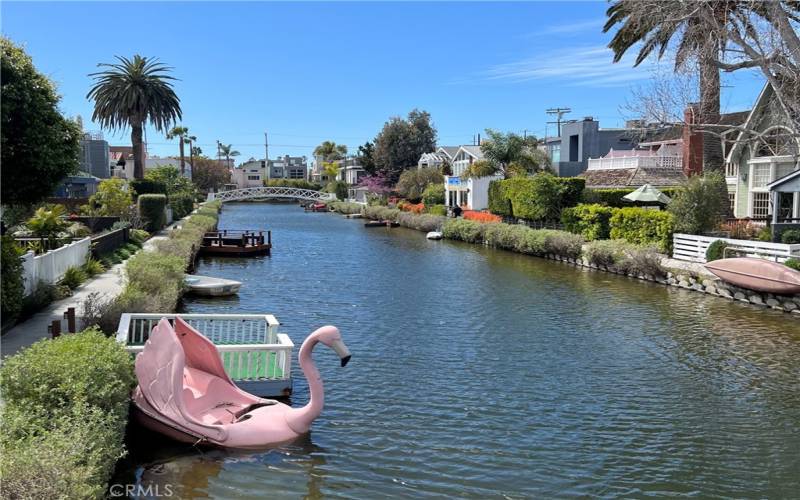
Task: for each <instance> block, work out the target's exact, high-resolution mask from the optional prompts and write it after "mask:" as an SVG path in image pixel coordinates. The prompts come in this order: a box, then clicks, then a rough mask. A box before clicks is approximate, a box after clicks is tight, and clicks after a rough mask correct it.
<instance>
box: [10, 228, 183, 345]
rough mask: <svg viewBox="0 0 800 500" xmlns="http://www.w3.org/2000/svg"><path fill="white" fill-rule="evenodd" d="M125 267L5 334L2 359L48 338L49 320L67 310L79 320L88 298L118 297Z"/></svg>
mask: <svg viewBox="0 0 800 500" xmlns="http://www.w3.org/2000/svg"><path fill="white" fill-rule="evenodd" d="M180 222H181V221H177V222H175V223H173V224H171V225H169V226H167V227H166V228H164V229H162V230H161V231H159V232H158V233H156V235H155V236H153V237H152V238H150V239H149V240H147V241H145V242H144V246H143V247H142V249H143V250H145V251H151V250H153V249H155V242H156V241H158V240H161V239H166V238H167V237H168V236H169V232H170V231H171V230H172V229H173V228H174V227H178V225H179V224H180ZM127 263H128V261H127V260H126V261H125V262H122V263H120V264H116V265H114V266H112V267H111V269H108V270H107V271H106V272H104V273H103V274H99V275H97V276H95V277H94V279H92V280H91V281H87V282H86V283H84V284H83V285H81V286H79V287H78V288H77V289H75V290H74V291H73V293H72V295H71V296H69V297H67V298H65V299H61V300H58V301H55V302H52V303H51V304H49V305H48V306H47V307H45V308H44V309H43V310H41V311H39V312H38V313H36V314H34V315H33V316H32V317H30V318H28V319H27V320H26V321H24V322H22V323H20V324H18V325H16V326H15V327H14V328H12V329H11V330H9V331H8V333H6V334H5V335H3V336H2V338H0V353H1V355H2V357H6V356H10V355H12V354H15V353H17V352H18V351H19V350H20V349H23V348H25V347H28V346H29V345H31V344H33V343H34V342H36V341H38V340H41V339H45V338H49V336H50V335H49V334H48V333H47V327H48V326H50V324H52V322H53V320H57V319H62V318H63V314H64V313H65V312H66V310H67V309H68V308H70V307H74V308H75V314H76V316H78V317H80V315H81V314H82V312H83V302H84V301H85V300H86V299H87V298H88V296H89V295H90V294H92V293H98V294H99V297H100V299H101V300H103V301H106V300H110V299H113V298H114V297H116V296H117V295H119V294H120V293H122V290H123V288H124V287H125V265H126V264H127ZM80 326H81V323H80V318H79V319H78V321H77V328H78V329H80ZM64 330H66V323H64Z"/></svg>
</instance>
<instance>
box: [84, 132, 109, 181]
mask: <svg viewBox="0 0 800 500" xmlns="http://www.w3.org/2000/svg"><path fill="white" fill-rule="evenodd" d="M80 143H81V158H80V161H81V166H80V170H81V171H83V172H86V173H88V174H91V175H92V176H94V177H98V178H100V179H107V178H109V177H111V167H110V165H109V160H108V142H106V141H105V140H103V134H101V133H99V132H89V133H85V134H83V139H81V141H80Z"/></svg>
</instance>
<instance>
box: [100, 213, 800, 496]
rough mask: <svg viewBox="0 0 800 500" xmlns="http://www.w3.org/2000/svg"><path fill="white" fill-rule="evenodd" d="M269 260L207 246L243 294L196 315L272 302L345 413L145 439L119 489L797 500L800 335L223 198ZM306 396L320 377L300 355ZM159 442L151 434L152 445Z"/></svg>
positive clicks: (755, 315)
mask: <svg viewBox="0 0 800 500" xmlns="http://www.w3.org/2000/svg"><path fill="white" fill-rule="evenodd" d="M245 225H246V226H247V227H250V228H253V229H265V230H266V229H271V230H272V231H273V244H274V249H273V253H272V256H271V257H258V258H255V259H247V260H244V259H225V258H205V257H201V258H200V259H198V261H197V272H198V273H201V274H205V275H211V276H219V277H227V278H232V279H236V280H238V281H242V282H243V283H244V286H243V287H242V289H241V291H240V293H239V295H238V296H236V297H230V298H224V299H219V300H216V299H215V300H211V299H204V298H200V297H196V298H192V297H185V298H184V301H183V304H182V310H183V311H185V312H191V313H204V312H217V313H226V312H227V313H264V312H267V313H273V314H275V315H276V316H277V317H278V318H280V319H281V321H282V323H283V324H282V327H281V331H284V332H286V333H287V334H288V335H289V336H290V337H291V338H292V340H293V341H294V342H295V343H296V344H299V342H302V340H303V339H304V338H305V336H307V335H308V334H309V333H310V332H311V331H312V330H313V329H314V328H316V327H318V326H320V325H323V324H334V325H336V326H338V327H340V329H341V331H342V334H343V337H344V339H345V341H346V342H347V344H348V346H349V347H350V349H351V351H352V353H353V359H352V361H351V363H350V364H349V365H348V366H347V367H346V368H344V369H343V368H340V367H339V363H338V361H337V359H336V358H335V356H334V355H333V354H330V353H327V352H325V351H321V352H320V353H319V354H317V355H315V359H316V362H317V365H318V367H319V369H320V372H321V374H322V378H323V381H324V383H325V390H326V403H325V404H326V406H325V409H324V410H323V412H322V416H321V418H320V419H319V420H317V421H316V422H315V424H314V427H313V429H312V432H311V434H310V436H308V438H307V439H306V440H303V441H301V442H298V443H295V444H293V445H291V446H287V447H284V448H280V449H277V450H272V451H266V452H262V453H229V452H222V451H210V452H209V451H204V452H203V453H200V452H198V451H197V450H195V449H193V448H192V447H183V446H180V445H172V444H169V443H165V442H164V440H163V439H161V438H160V437H158V436H150V435H148V434H146V433H145V434H142V433H140V434H136V435H134V436H132V438H131V441H130V448H131V456H130V457H128V458H127V459H126V461H125V462H124V463H123V464H121V466H120V469H119V471H118V476H117V477H116V478H115V481H116V482H134V483H137V482H138V483H139V484H142V485H148V484H149V485H162V488H163V485H165V484H171V485H174V487H175V490H174V491H176V495H177V496H181V497H201V496H204V495H207V496H210V497H227V498H232V497H248V496H250V497H256V496H264V495H270V496H272V497H278V498H297V497H300V496H304V495H308V496H310V497H312V498H318V497H320V496H332V497H337V496H346V497H370V498H371V497H376V496H390V497H398V496H419V495H439V496H460V497H464V496H499V495H506V496H508V497H512V498H519V497H542V496H545V497H555V496H559V497H562V496H580V495H584V496H637V495H645V494H650V495H657V496H663V495H667V494H685V495H695V496H734V497H752V496H777V497H781V496H783V497H786V496H792V495H793V494H794V492H795V491H797V489H798V488H799V487H800V484H798V475H797V470H798V463H797V461H796V450H797V449H800V432H799V431H800V400H798V394H800V383H799V382H798V374H800V331H798V330H800V328H798V326H797V324H796V323H795V322H794V321H791V320H790V318H789V317H788V316H787V315H785V314H783V313H779V312H777V311H773V310H769V309H767V310H765V309H757V308H755V307H740V306H738V305H737V304H734V303H731V302H728V301H722V300H718V299H716V298H713V297H710V296H707V295H702V294H697V293H696V292H692V293H689V291H687V290H684V289H680V288H676V287H664V286H661V285H657V284H655V283H650V282H644V281H638V280H633V279H630V278H627V277H622V276H618V275H614V274H609V273H597V272H591V271H590V270H588V269H586V268H580V269H575V268H571V267H568V266H567V265H565V264H563V263H556V262H551V261H547V260H543V259H531V258H529V256H526V255H519V254H514V253H511V252H506V251H500V250H495V249H491V248H487V247H484V246H482V245H470V244H465V243H460V242H453V241H429V240H426V239H425V238H424V235H422V234H420V233H419V232H416V231H411V230H407V229H404V228H397V229H382V228H376V229H365V228H364V227H363V221H360V220H347V219H344V218H341V217H331V216H330V215H327V214H319V213H304V212H303V211H302V209H300V208H299V207H297V206H296V205H295V206H291V205H289V206H287V205H267V204H247V205H244V204H242V205H238V204H225V206H224V208H223V211H222V213H221V218H220V222H219V226H220V228H221V229H224V228H231V229H235V228H241V227H244V226H245ZM294 370H295V371H294V380H295V386H294V394H293V397H292V401H291V403H292V405H293V406H300V405H303V404H304V403H305V402H306V401H307V398H308V390H307V386H306V383H305V380H304V379H303V376H302V373H301V372H300V371H299V368H298V367H297V366H295V367H294ZM143 443H144V444H146V445H147V446H146V447H143V446H141V444H143Z"/></svg>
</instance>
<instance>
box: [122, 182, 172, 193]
mask: <svg viewBox="0 0 800 500" xmlns="http://www.w3.org/2000/svg"><path fill="white" fill-rule="evenodd" d="M130 186H131V188H133V191H134V193H135V194H136V196H141V195H143V194H167V184H166V183H165V182H163V181H160V180H154V179H133V180H132V181H130Z"/></svg>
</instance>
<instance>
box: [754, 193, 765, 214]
mask: <svg viewBox="0 0 800 500" xmlns="http://www.w3.org/2000/svg"><path fill="white" fill-rule="evenodd" d="M768 216H769V193H757V192H754V193H753V217H754V218H765V217H768Z"/></svg>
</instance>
